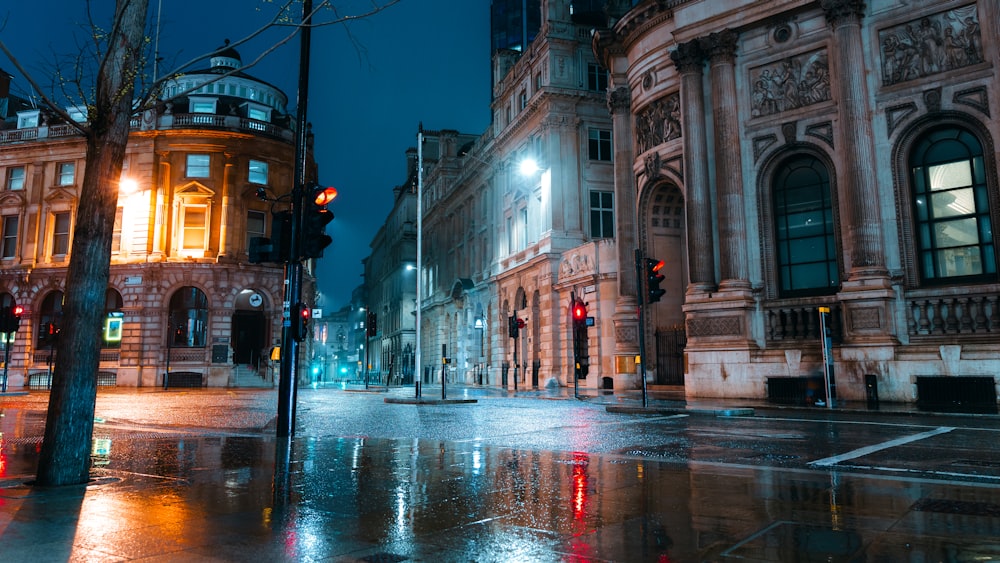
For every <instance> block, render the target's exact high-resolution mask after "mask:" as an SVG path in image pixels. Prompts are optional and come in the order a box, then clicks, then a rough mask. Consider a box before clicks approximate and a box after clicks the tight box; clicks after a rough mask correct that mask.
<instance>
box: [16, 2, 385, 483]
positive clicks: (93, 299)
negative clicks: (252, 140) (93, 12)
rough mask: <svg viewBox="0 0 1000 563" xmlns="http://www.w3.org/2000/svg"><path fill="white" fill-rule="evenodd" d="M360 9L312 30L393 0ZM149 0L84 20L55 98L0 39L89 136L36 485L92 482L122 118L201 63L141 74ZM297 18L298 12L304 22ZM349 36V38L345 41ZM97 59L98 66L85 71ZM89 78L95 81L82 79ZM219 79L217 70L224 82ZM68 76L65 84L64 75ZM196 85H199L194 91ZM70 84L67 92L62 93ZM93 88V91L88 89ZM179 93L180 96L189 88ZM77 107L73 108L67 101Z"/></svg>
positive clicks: (125, 127)
mask: <svg viewBox="0 0 1000 563" xmlns="http://www.w3.org/2000/svg"><path fill="white" fill-rule="evenodd" d="M369 2H370V7H369V9H368V10H367V11H366V12H365V13H362V14H358V15H349V14H344V13H342V12H341V11H340V10H338V9H337V7H336V6H335V5H334V4H333V3H332V2H331V1H329V0H327V1H323V2H319V3H317V4H316V6H315V9H314V10H313V11H312V14H318V13H320V11H326V12H327V13H329V14H331V15H332V17H329V18H327V19H325V20H323V21H320V20H319V19H318V18H317V19H316V20H315V21H314V23H313V27H321V26H328V25H332V24H344V23H348V22H350V21H352V20H355V19H360V18H363V17H367V16H369V15H372V14H374V13H377V12H379V11H381V10H383V9H385V8H387V7H389V6H391V5H393V4H396V3H397V2H399V0H369ZM296 4H297V0H286V1H285V2H284V3H283V4H281V5H280V6H279V8H278V9H277V11H276V12H275V16H274V17H273V18H272V19H271V20H270V21H268V22H266V23H265V24H264V25H263V26H261V27H260V28H258V29H257V30H255V31H253V32H251V33H250V34H248V35H247V36H246V37H245V38H243V39H240V40H239V41H236V42H234V43H233V44H231V45H230V47H235V46H237V45H240V44H242V43H245V42H247V41H249V40H250V39H252V38H254V37H257V36H259V35H260V34H261V33H263V32H264V31H265V30H267V29H272V28H276V27H283V26H285V27H288V29H289V32H288V34H287V35H286V36H284V38H282V39H280V40H278V41H277V42H276V43H275V44H274V45H272V46H271V47H270V48H268V49H266V50H265V52H264V53H263V54H261V56H260V57H258V58H257V59H256V60H254V61H252V62H251V63H250V64H248V65H244V66H243V68H244V69H246V68H248V67H250V66H253V65H254V64H256V63H257V62H259V61H260V60H261V59H262V58H263V57H264V56H266V55H267V54H268V53H270V52H271V51H273V50H274V49H276V48H277V47H278V46H280V45H281V44H283V43H285V42H287V41H289V40H291V39H292V38H293V37H294V36H295V35H296V33H297V32H298V24H297V23H295V22H296V21H303V20H302V19H298V18H296V17H294V14H293V13H292V9H293V7H294V6H295V5H296ZM148 8H149V0H116V2H115V11H114V15H113V17H112V21H111V24H110V27H109V28H102V27H100V26H98V25H97V24H96V23H95V22H94V21H93V20H91V22H90V27H91V29H90V34H91V35H90V39H91V40H92V42H93V47H94V50H93V53H95V54H96V56H95V57H94V58H92V59H91V58H86V57H79V58H76V59H75V60H73V63H74V64H73V65H72V67H71V69H70V70H69V72H70V74H69V75H68V76H66V77H63V76H62V75H59V74H58V72H59V71H58V69H57V74H56V75H55V76H56V79H54V80H53V84H56V85H58V87H57V88H56V90H57V92H54V95H53V96H47V95H45V93H44V91H43V89H41V88H39V87H38V82H37V81H36V80H34V79H33V78H32V77H31V75H30V73H28V72H27V71H26V70H25V69H24V68H23V66H22V65H21V64H20V63H19V61H18V59H17V58H15V57H14V56H13V54H12V53H11V52H10V51H9V49H8V47H7V46H6V45H5V44H4V43H3V41H2V40H0V50H2V51H3V52H4V53H5V54H6V55H7V57H8V58H9V59H10V60H11V62H12V63H13V64H14V66H15V67H16V68H17V70H18V71H19V72H21V74H22V75H24V77H25V79H26V80H27V81H28V82H29V83H30V84H31V85H32V87H33V88H34V89H35V90H36V91H37V92H39V93H40V94H41V97H42V102H43V105H44V106H45V107H46V109H47V110H48V111H49V112H51V113H52V114H55V115H56V116H58V118H60V119H62V120H63V121H65V122H66V123H68V124H71V125H73V126H74V127H76V128H77V129H79V131H80V133H81V134H82V135H83V136H84V138H85V139H86V151H87V152H86V157H85V162H86V166H85V169H84V175H83V182H82V185H81V189H80V196H79V205H78V207H77V216H76V227H75V230H74V231H73V248H72V252H71V256H70V262H69V268H68V271H67V274H66V291H65V305H64V309H63V326H62V330H61V333H60V334H61V335H62V336H61V338H60V339H59V341H58V343H57V345H56V346H57V349H56V358H57V360H56V366H55V371H54V373H53V378H52V392H51V395H50V398H49V409H48V415H47V418H46V424H45V436H44V439H43V442H42V448H41V455H40V458H39V463H38V474H37V481H36V484H37V485H40V486H60V485H72V484H80V483H85V482H87V481H88V480H89V478H90V452H91V440H92V435H93V426H94V410H95V403H96V401H97V371H98V368H99V365H100V349H101V342H100V335H99V334H98V332H97V331H95V330H93V327H95V326H99V325H100V323H101V316H102V312H103V311H104V299H105V290H106V288H107V285H108V280H109V277H110V265H111V242H112V229H113V225H114V217H115V210H116V207H117V203H118V183H119V179H120V177H121V172H122V163H123V160H124V156H125V149H126V146H127V144H128V137H129V122H130V119H131V118H132V116H133V115H135V114H136V113H138V112H141V111H143V110H145V109H148V108H149V107H151V106H152V105H154V104H156V103H158V101H159V100H158V97H159V96H158V95H159V93H160V91H161V88H162V86H163V85H164V84H165V83H167V82H168V81H170V80H172V79H174V78H176V77H177V76H179V75H180V74H182V73H183V71H184V69H186V68H188V67H189V66H190V65H192V64H194V63H196V62H198V61H201V60H204V59H205V58H207V57H209V56H211V55H212V54H213V53H207V54H205V55H203V56H201V57H198V58H196V59H194V60H192V61H189V62H187V63H185V64H182V65H181V66H180V67H178V70H175V71H173V72H169V73H166V74H164V76H162V77H159V78H154V79H151V80H147V79H146V78H147V75H146V74H145V71H146V68H147V62H148V60H149V59H148V57H147V54H148V43H149V42H148V41H147V36H146V34H145V27H146V21H147V18H148ZM303 19H304V18H303ZM352 40H353V39H352ZM88 63H93V64H96V67H97V68H96V72H93V69H88V68H87V67H86V66H85V65H86V64H88ZM89 76H93V80H92V84H91V83H88V80H87V78H88V77H89ZM224 76H225V75H219V77H218V78H222V77H224ZM63 78H65V80H64V79H63ZM200 86H202V85H199V86H198V87H200ZM68 88H72V89H73V90H72V91H69V89H68ZM90 93H92V95H90ZM186 93H187V92H182V93H181V94H179V95H183V94H186ZM55 94H61V95H62V96H63V97H64V98H67V99H71V100H72V99H78V100H81V101H82V102H83V104H80V105H85V106H86V107H87V121H86V122H85V123H77V122H75V121H74V120H73V119H72V118H71V117H70V116H69V115H68V113H67V112H66V111H65V110H64V109H63V106H61V105H60V104H58V103H56V101H55ZM74 105H75V104H74Z"/></svg>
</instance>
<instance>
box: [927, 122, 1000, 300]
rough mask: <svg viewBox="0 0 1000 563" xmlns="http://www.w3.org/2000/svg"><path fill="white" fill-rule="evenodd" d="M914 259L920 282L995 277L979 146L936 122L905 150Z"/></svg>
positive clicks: (964, 134)
mask: <svg viewBox="0 0 1000 563" xmlns="http://www.w3.org/2000/svg"><path fill="white" fill-rule="evenodd" d="M909 165H910V166H909V168H910V174H911V177H910V180H911V185H912V186H913V217H914V223H915V224H914V227H915V233H916V235H917V236H916V239H917V240H916V244H917V263H918V264H919V271H920V276H921V278H922V280H923V281H924V282H931V283H953V282H968V281H977V280H979V279H984V278H990V279H991V278H993V277H995V274H996V271H997V266H996V248H995V246H994V243H993V231H992V225H991V221H990V214H989V210H990V202H989V195H988V193H987V188H986V169H985V165H984V162H983V147H982V144H980V142H979V140H978V139H976V137H974V136H973V135H972V134H971V133H969V132H968V131H966V130H964V129H960V128H957V127H950V126H949V127H941V128H938V129H934V130H931V131H930V132H928V133H927V134H925V135H924V136H923V137H921V138H920V139H919V140H918V141H917V142H916V144H915V145H914V147H913V150H912V151H911V152H910V162H909Z"/></svg>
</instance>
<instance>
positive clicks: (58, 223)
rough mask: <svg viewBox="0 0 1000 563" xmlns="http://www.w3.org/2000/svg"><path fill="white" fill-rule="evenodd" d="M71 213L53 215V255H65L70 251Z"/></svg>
mask: <svg viewBox="0 0 1000 563" xmlns="http://www.w3.org/2000/svg"><path fill="white" fill-rule="evenodd" d="M69 227H70V215H69V213H55V214H53V215H52V255H53V256H64V255H66V254H67V253H69Z"/></svg>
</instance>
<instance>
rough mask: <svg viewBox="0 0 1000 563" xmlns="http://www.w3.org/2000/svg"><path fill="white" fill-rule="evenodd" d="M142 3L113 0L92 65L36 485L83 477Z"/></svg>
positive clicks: (138, 63) (140, 42)
mask: <svg viewBox="0 0 1000 563" xmlns="http://www.w3.org/2000/svg"><path fill="white" fill-rule="evenodd" d="M148 5H149V0H117V1H116V6H115V16H114V22H113V23H112V27H111V35H110V37H109V40H108V45H107V49H108V52H107V56H106V57H105V58H104V59H103V60H102V61H101V65H100V68H99V69H98V75H97V83H96V91H95V102H94V105H93V106H92V107H90V108H89V112H88V118H89V130H88V133H87V155H86V167H85V169H84V175H83V185H82V187H81V190H80V198H79V205H78V207H77V212H76V227H75V229H74V231H73V248H72V252H71V255H70V261H69V270H68V272H67V274H66V292H65V303H64V306H63V326H62V329H61V331H60V333H59V341H58V343H57V344H56V365H55V371H54V372H53V377H52V392H51V395H50V397H49V410H48V415H47V417H46V422H45V437H44V439H43V441H42V448H41V455H40V457H39V461H38V476H37V477H38V479H37V481H36V484H38V485H41V486H59V485H73V484H79V483H85V482H87V481H88V480H89V478H90V450H91V440H92V434H93V429H94V405H95V402H96V400H97V370H98V367H99V365H100V352H101V331H100V327H101V321H102V317H103V314H104V296H105V291H106V290H107V287H108V276H109V272H110V264H111V238H112V229H113V226H114V217H115V209H116V207H117V205H118V184H119V181H120V179H121V171H122V161H123V159H124V157H125V147H126V145H127V144H128V134H129V119H130V118H131V115H132V102H133V100H132V97H133V93H134V86H135V79H136V77H137V76H138V74H139V72H141V70H142V63H143V58H142V55H143V49H144V29H145V20H146V11H147V8H148ZM95 33H96V30H95Z"/></svg>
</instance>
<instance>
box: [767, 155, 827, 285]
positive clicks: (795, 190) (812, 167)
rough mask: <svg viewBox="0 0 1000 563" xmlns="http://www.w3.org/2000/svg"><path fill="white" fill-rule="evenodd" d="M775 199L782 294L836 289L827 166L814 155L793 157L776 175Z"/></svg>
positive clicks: (775, 221) (775, 222)
mask: <svg viewBox="0 0 1000 563" xmlns="http://www.w3.org/2000/svg"><path fill="white" fill-rule="evenodd" d="M773 197H774V227H775V242H776V245H775V246H776V247H777V259H778V263H777V268H778V277H779V284H780V285H779V288H780V292H781V295H782V296H783V297H789V296H796V295H821V294H826V293H832V292H834V291H836V289H837V286H838V285H839V284H840V277H839V273H838V269H837V249H836V239H835V230H834V225H833V204H832V201H831V195H830V175H829V172H828V171H827V169H826V166H824V165H823V163H822V162H820V161H819V160H818V159H817V158H815V157H812V156H809V155H799V156H795V157H793V158H791V159H790V160H788V161H786V162H785V163H784V164H783V165H782V166H781V168H780V169H779V170H778V173H777V174H776V175H775V178H774V186H773Z"/></svg>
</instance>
